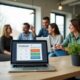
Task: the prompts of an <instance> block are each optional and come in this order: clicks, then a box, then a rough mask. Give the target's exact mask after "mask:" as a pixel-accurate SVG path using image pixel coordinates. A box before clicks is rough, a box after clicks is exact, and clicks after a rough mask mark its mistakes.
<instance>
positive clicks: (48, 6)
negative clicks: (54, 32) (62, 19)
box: [10, 0, 72, 17]
mask: <svg viewBox="0 0 80 80" xmlns="http://www.w3.org/2000/svg"><path fill="white" fill-rule="evenodd" d="M10 1H14V0H10ZM58 1H59V0H33V2H32V0H16V2H20V3H25V4H30V5H32V4H33V5H35V6H39V7H41V14H42V17H43V16H49V15H50V14H49V13H50V12H51V11H53V10H58V9H57V7H58ZM64 11H65V12H69V13H72V9H71V7H68V6H67V7H66V6H64Z"/></svg>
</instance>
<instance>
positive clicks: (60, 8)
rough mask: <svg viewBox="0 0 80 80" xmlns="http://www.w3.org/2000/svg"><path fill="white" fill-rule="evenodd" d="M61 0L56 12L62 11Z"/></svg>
mask: <svg viewBox="0 0 80 80" xmlns="http://www.w3.org/2000/svg"><path fill="white" fill-rule="evenodd" d="M61 2H62V0H61V1H60V3H59V5H58V10H63V6H62V4H61Z"/></svg>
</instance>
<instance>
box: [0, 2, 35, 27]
mask: <svg viewBox="0 0 80 80" xmlns="http://www.w3.org/2000/svg"><path fill="white" fill-rule="evenodd" d="M0 5H6V6H12V7H17V8H23V9H29V10H33V11H34V24H33V25H34V27H35V25H36V9H34V8H29V7H26V6H25V7H24V6H20V5H15V4H9V3H3V2H0ZM35 28H36V27H35Z"/></svg>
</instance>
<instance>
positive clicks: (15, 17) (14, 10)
mask: <svg viewBox="0 0 80 80" xmlns="http://www.w3.org/2000/svg"><path fill="white" fill-rule="evenodd" d="M32 13H35V10H34V9H29V8H23V7H16V6H10V5H5V4H0V28H1V27H2V26H3V25H4V24H10V25H11V26H12V29H13V37H14V38H16V37H17V35H18V34H19V33H20V32H21V31H22V24H23V23H24V22H28V23H29V24H31V25H33V26H34V15H35V14H32ZM0 35H1V34H0Z"/></svg>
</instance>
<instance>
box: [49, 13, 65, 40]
mask: <svg viewBox="0 0 80 80" xmlns="http://www.w3.org/2000/svg"><path fill="white" fill-rule="evenodd" d="M51 13H53V14H55V23H56V16H57V15H59V16H63V17H64V25H63V26H64V27H63V28H64V29H63V34H64V35H63V36H64V38H65V36H66V15H65V14H61V13H57V12H51ZM51 13H50V14H51Z"/></svg>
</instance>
